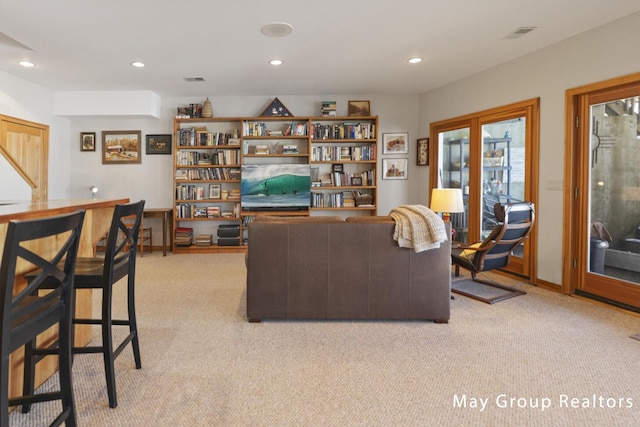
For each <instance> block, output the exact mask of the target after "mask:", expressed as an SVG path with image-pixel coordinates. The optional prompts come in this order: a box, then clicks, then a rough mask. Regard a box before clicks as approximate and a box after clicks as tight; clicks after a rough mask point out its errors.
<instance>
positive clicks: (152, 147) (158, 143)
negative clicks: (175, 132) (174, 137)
mask: <svg viewBox="0 0 640 427" xmlns="http://www.w3.org/2000/svg"><path fill="white" fill-rule="evenodd" d="M146 139H147V154H171V134H170V133H167V134H159V135H147V138H146Z"/></svg>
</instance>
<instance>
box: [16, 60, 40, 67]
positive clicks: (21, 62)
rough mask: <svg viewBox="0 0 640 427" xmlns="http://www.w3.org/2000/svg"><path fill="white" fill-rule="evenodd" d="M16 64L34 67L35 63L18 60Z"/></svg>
mask: <svg viewBox="0 0 640 427" xmlns="http://www.w3.org/2000/svg"><path fill="white" fill-rule="evenodd" d="M18 64H20V65H22V66H23V67H25V68H31V67H35V66H36V64H34V63H33V62H29V61H20V62H18Z"/></svg>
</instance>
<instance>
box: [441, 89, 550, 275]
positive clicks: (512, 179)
mask: <svg viewBox="0 0 640 427" xmlns="http://www.w3.org/2000/svg"><path fill="white" fill-rule="evenodd" d="M538 104H539V101H538V99H534V100H529V101H524V102H521V103H517V104H512V105H508V106H504V107H499V108H495V109H492V110H488V111H483V112H480V113H475V114H471V115H469V116H464V117H459V118H456V119H451V120H445V121H442V122H437V123H432V125H431V140H432V141H437V144H434V148H435V150H434V152H433V153H432V158H431V164H432V165H437V167H433V168H431V171H430V187H431V188H436V187H440V188H460V189H462V193H463V200H464V205H465V210H464V212H462V213H456V214H452V215H451V222H452V227H453V229H454V230H455V235H454V239H455V240H457V241H460V242H463V243H467V244H470V243H475V242H478V241H481V240H482V239H484V238H485V237H487V236H488V235H489V233H490V232H491V230H492V229H493V227H494V226H495V225H496V218H495V216H494V213H493V206H494V205H495V204H496V203H514V202H518V201H530V202H533V203H534V204H536V202H537V186H536V183H537V181H538V180H537V170H538V168H537V165H538V154H537V153H538ZM430 190H431V189H430ZM534 248H535V233H533V234H532V235H531V237H530V238H529V239H527V240H526V241H525V242H524V243H523V244H522V245H521V246H520V247H518V248H517V249H516V250H515V251H514V252H513V256H512V257H511V262H510V264H509V265H508V266H507V267H506V268H505V270H508V271H511V272H513V273H516V274H519V275H522V276H524V277H527V278H530V279H535V278H534V276H535V267H534V266H535V250H534ZM532 281H533V280H532Z"/></svg>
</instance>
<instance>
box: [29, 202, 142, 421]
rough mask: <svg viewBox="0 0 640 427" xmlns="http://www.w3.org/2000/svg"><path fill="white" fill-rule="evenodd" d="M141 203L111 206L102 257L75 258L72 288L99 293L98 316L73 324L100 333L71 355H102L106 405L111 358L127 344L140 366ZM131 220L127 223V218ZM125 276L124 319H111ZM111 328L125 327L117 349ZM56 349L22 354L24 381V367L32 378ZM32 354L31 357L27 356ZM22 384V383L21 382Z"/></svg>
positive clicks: (112, 383) (112, 392)
mask: <svg viewBox="0 0 640 427" xmlns="http://www.w3.org/2000/svg"><path fill="white" fill-rule="evenodd" d="M143 208H144V200H141V201H139V202H135V203H128V204H119V205H116V206H115V209H114V212H113V218H112V220H111V227H110V228H109V234H108V236H107V246H106V249H105V256H104V258H103V257H94V258H83V257H79V258H78V261H77V265H76V269H75V289H94V290H101V291H102V310H101V316H100V317H99V318H95V319H79V318H75V317H74V319H73V324H84V325H99V326H100V327H101V331H102V343H101V345H98V346H86V347H73V354H74V355H75V354H83V353H102V355H103V359H104V369H105V377H106V383H107V395H108V398H109V406H110V407H111V408H115V407H116V406H117V405H118V400H117V396H116V377H115V367H114V362H115V359H116V358H117V357H118V356H119V355H120V353H121V352H122V350H124V349H125V348H126V346H127V345H128V344H129V343H131V347H132V349H133V357H134V360H135V365H136V369H140V368H141V367H142V363H141V360H140V345H139V342H138V326H137V322H136V310H135V298H134V296H135V292H134V290H135V275H136V251H137V248H138V237H139V236H140V222H141V220H142V210H143ZM128 217H129V218H133V221H132V222H128V221H127V218H128ZM124 277H127V282H126V283H127V314H128V318H127V319H123V320H121V319H112V316H111V312H112V299H113V286H114V285H115V284H116V283H117V282H118V281H119V280H120V279H122V278H124ZM113 326H128V327H129V334H128V335H127V336H126V337H125V338H124V339H123V340H122V342H120V344H119V345H118V346H117V348H115V349H114V348H113V347H114V343H113V333H112V327H113ZM56 350H57V349H55V348H49V349H43V350H42V349H37V350H36V349H33V351H32V352H25V378H26V375H27V367H30V369H29V372H30V374H31V375H32V374H33V371H34V365H35V364H36V363H37V362H38V361H39V360H40V358H42V356H44V355H46V354H51V352H55V351H56ZM30 353H32V355H33V356H35V357H31V356H32V355H31V354H30ZM25 384H26V380H25Z"/></svg>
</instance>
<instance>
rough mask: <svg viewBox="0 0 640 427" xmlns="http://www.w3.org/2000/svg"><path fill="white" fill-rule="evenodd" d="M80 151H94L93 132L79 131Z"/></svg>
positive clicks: (94, 137)
mask: <svg viewBox="0 0 640 427" xmlns="http://www.w3.org/2000/svg"><path fill="white" fill-rule="evenodd" d="M80 151H96V133H95V132H80Z"/></svg>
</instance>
